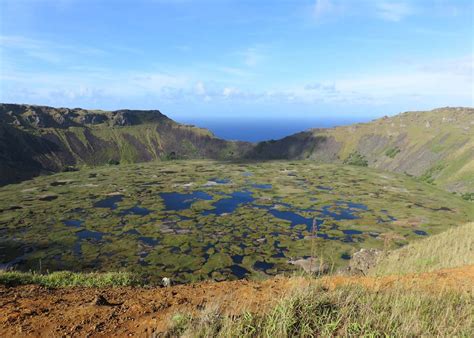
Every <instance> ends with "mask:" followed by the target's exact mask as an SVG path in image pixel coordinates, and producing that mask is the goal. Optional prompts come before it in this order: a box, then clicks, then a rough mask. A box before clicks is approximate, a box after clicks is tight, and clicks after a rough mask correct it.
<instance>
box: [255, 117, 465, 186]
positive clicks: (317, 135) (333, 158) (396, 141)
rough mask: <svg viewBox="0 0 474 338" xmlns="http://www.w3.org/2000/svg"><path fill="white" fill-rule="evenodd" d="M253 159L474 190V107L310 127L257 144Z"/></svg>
mask: <svg viewBox="0 0 474 338" xmlns="http://www.w3.org/2000/svg"><path fill="white" fill-rule="evenodd" d="M250 157H253V158H269V159H271V158H274V159H276V158H291V159H296V158H300V159H302V158H306V159H313V160H316V161H322V162H346V163H351V162H353V164H358V165H368V166H369V167H374V168H380V169H384V170H388V171H395V172H401V173H406V174H409V175H414V176H417V177H419V178H420V179H422V180H424V181H426V182H428V183H432V184H436V185H439V186H441V187H443V188H445V189H447V190H450V191H458V192H472V191H474V109H472V108H440V109H435V110H432V111H426V112H406V113H403V114H399V115H396V116H393V117H384V118H381V119H377V120H374V121H372V122H369V123H359V124H354V125H350V126H343V127H336V128H331V129H313V130H310V131H306V132H302V133H298V134H295V135H292V136H289V137H286V138H283V139H281V140H278V141H270V142H262V143H260V144H258V145H257V146H256V147H255V149H254V150H253V151H252V152H251V154H250Z"/></svg>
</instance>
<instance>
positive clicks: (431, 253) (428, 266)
mask: <svg viewBox="0 0 474 338" xmlns="http://www.w3.org/2000/svg"><path fill="white" fill-rule="evenodd" d="M473 233H474V223H467V224H464V225H462V226H458V227H454V228H451V229H449V230H447V231H445V232H442V233H440V234H437V235H434V236H430V237H428V238H425V239H423V240H419V241H415V242H412V243H410V244H408V245H407V246H405V247H403V248H400V249H398V250H394V251H392V252H390V253H389V254H388V255H387V256H385V257H384V258H382V260H381V261H380V262H378V264H377V266H376V267H375V268H374V269H373V270H372V271H371V274H372V275H388V274H404V273H418V272H429V271H434V270H439V269H445V268H453V267H458V266H464V265H470V264H474V236H473Z"/></svg>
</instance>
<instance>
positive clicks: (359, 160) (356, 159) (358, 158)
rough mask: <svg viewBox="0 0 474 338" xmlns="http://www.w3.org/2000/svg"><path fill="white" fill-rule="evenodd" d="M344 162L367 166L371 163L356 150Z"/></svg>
mask: <svg viewBox="0 0 474 338" xmlns="http://www.w3.org/2000/svg"><path fill="white" fill-rule="evenodd" d="M344 164H349V165H356V166H359V167H367V166H368V165H369V162H368V161H367V159H366V158H365V156H364V155H362V154H360V153H359V152H357V151H356V152H353V153H351V154H349V156H348V157H347V158H346V159H345V160H344Z"/></svg>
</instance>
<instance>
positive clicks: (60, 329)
mask: <svg viewBox="0 0 474 338" xmlns="http://www.w3.org/2000/svg"><path fill="white" fill-rule="evenodd" d="M322 281H323V282H324V283H326V284H327V285H328V287H337V286H339V285H344V284H352V283H355V284H360V285H364V286H367V287H370V288H375V289H380V288H390V287H393V286H394V285H396V284H401V285H403V286H406V287H410V288H412V287H415V288H417V287H420V288H423V289H429V290H433V291H436V290H442V289H445V288H449V289H457V290H464V291H466V292H473V288H474V265H471V266H466V267H463V268H455V269H447V270H440V271H436V272H432V273H424V274H415V275H405V276H387V277H383V278H373V277H343V276H340V277H339V276H336V277H325V278H323V279H322ZM309 283H310V282H309V280H308V279H303V278H291V279H289V278H273V279H269V280H266V281H262V282H254V281H243V280H241V281H233V282H220V283H212V282H205V283H200V284H194V285H181V286H175V287H171V288H108V289H90V288H67V289H47V288H44V287H39V286H34V285H29V286H21V287H12V288H8V287H3V286H2V287H0V310H1V312H0V336H2V337H11V336H42V337H62V336H68V335H69V336H81V337H82V336H88V335H90V336H112V335H113V336H130V335H133V336H150V335H151V334H152V333H153V332H161V331H163V330H165V329H166V325H167V324H168V323H169V318H170V316H172V315H173V314H174V313H177V312H183V311H196V310H200V309H203V308H205V307H206V306H208V305H210V304H213V303H218V304H219V305H220V306H221V308H222V309H223V310H224V311H225V312H227V313H240V312H241V311H243V310H245V309H246V310H250V311H253V312H256V311H257V312H261V311H264V310H265V309H266V308H268V307H269V306H270V305H271V304H274V303H275V302H276V301H278V300H279V299H281V298H282V297H283V296H284V295H285V294H286V293H288V292H290V291H291V289H292V288H293V287H303V286H305V285H308V284H309ZM100 296H103V298H102V297H100Z"/></svg>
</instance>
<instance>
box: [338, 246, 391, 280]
mask: <svg viewBox="0 0 474 338" xmlns="http://www.w3.org/2000/svg"><path fill="white" fill-rule="evenodd" d="M382 255H383V251H381V250H377V249H360V250H359V251H357V252H356V253H354V254H353V255H352V258H351V260H350V261H349V265H348V266H347V267H345V268H343V269H342V270H341V271H339V273H340V274H344V275H354V276H357V275H363V276H365V275H367V273H368V272H369V270H370V269H372V268H373V267H374V266H375V265H376V264H377V262H378V260H379V259H380V258H381V257H382Z"/></svg>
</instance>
